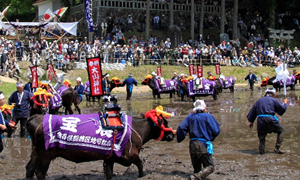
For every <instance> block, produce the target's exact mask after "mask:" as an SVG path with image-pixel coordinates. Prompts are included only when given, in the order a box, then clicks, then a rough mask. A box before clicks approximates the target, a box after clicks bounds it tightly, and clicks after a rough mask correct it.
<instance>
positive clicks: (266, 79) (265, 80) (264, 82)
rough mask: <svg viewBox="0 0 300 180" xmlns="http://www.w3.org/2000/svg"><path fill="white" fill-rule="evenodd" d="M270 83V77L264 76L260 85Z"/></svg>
mask: <svg viewBox="0 0 300 180" xmlns="http://www.w3.org/2000/svg"><path fill="white" fill-rule="evenodd" d="M268 83H269V78H267V77H264V78H263V79H262V80H261V84H260V86H267V85H268Z"/></svg>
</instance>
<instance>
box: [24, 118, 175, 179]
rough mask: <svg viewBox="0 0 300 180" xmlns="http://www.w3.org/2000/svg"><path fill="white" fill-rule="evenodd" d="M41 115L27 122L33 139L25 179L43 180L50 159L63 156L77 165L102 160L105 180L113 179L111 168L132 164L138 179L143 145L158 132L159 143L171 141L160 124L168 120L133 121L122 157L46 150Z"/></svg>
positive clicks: (75, 151)
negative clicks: (116, 164)
mask: <svg viewBox="0 0 300 180" xmlns="http://www.w3.org/2000/svg"><path fill="white" fill-rule="evenodd" d="M43 118H44V115H41V114H35V115H33V116H31V117H30V118H29V120H28V121H27V130H28V133H29V134H30V137H31V139H32V153H31V156H30V161H29V162H28V163H27V165H26V178H33V176H34V174H35V175H36V177H37V179H39V180H42V179H45V176H46V173H47V171H48V168H49V165H50V162H51V160H53V159H55V158H56V157H62V158H64V159H67V160H69V161H73V162H76V163H80V162H87V161H96V160H104V164H103V167H104V171H105V175H106V179H112V175H113V165H114V163H115V162H116V163H119V164H121V165H123V166H130V165H131V164H132V163H133V164H135V165H136V166H137V167H138V171H139V177H142V176H143V175H144V173H143V162H142V160H141V159H140V157H139V153H140V151H141V149H142V146H143V144H145V143H147V142H148V141H149V140H151V139H157V138H158V137H160V135H161V133H164V135H163V138H162V139H161V140H162V141H172V140H173V139H174V135H173V132H172V131H163V129H162V128H160V127H161V126H162V125H164V126H165V127H168V121H167V120H166V119H164V118H162V119H160V120H158V124H156V125H155V124H154V123H153V121H152V120H151V119H149V118H145V117H144V116H143V118H133V122H132V127H133V131H132V133H131V142H130V141H129V142H128V143H127V145H126V147H125V149H124V151H123V153H122V156H121V157H117V156H116V155H112V156H111V157H108V156H107V155H105V154H99V153H95V152H87V151H82V150H70V149H60V148H58V147H54V148H50V149H48V150H46V149H45V141H44V132H43V124H42V123H43Z"/></svg>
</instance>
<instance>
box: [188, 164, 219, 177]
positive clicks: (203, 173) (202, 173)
mask: <svg viewBox="0 0 300 180" xmlns="http://www.w3.org/2000/svg"><path fill="white" fill-rule="evenodd" d="M214 170H215V167H213V166H208V167H206V168H204V169H203V171H200V172H198V173H195V174H194V175H193V176H194V177H195V178H196V179H199V180H203V179H205V178H206V177H207V176H208V175H210V174H211V173H213V172H214Z"/></svg>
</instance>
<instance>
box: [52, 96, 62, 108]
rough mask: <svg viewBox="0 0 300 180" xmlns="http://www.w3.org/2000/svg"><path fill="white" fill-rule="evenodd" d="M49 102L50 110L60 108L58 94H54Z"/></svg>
mask: <svg viewBox="0 0 300 180" xmlns="http://www.w3.org/2000/svg"><path fill="white" fill-rule="evenodd" d="M50 102H51V108H52V109H56V108H60V107H61V106H62V99H61V96H60V95H59V94H58V93H56V94H54V95H53V97H50Z"/></svg>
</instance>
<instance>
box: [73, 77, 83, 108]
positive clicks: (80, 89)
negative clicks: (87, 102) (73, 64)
mask: <svg viewBox="0 0 300 180" xmlns="http://www.w3.org/2000/svg"><path fill="white" fill-rule="evenodd" d="M74 90H76V91H77V93H78V99H79V103H78V104H80V103H81V101H82V95H83V91H84V86H83V85H82V83H81V77H78V78H77V79H76V86H75V87H74Z"/></svg>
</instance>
